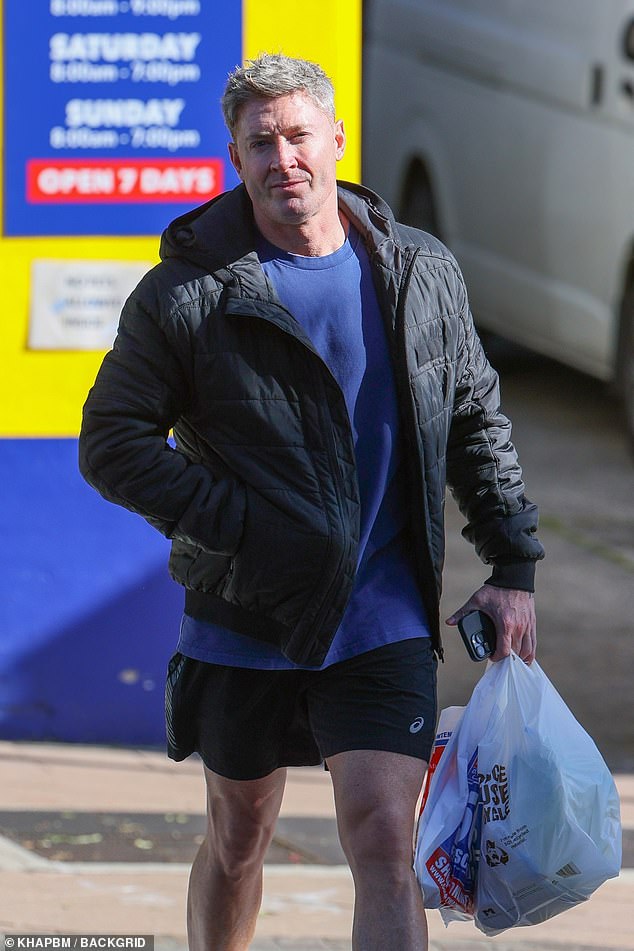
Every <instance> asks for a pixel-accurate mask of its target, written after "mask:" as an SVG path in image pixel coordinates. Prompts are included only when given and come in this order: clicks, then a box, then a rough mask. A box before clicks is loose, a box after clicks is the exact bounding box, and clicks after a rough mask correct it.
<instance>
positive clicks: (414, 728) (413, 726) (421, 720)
mask: <svg viewBox="0 0 634 951" xmlns="http://www.w3.org/2000/svg"><path fill="white" fill-rule="evenodd" d="M424 726H425V717H416V719H415V720H414V722H413V723H410V725H409V732H410V733H420V731H421V730H422V729H423V727H424Z"/></svg>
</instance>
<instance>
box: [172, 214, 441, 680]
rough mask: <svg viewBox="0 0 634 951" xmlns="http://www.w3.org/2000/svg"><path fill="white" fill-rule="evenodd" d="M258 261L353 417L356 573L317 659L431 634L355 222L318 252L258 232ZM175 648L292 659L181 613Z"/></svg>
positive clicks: (241, 658) (390, 378)
mask: <svg viewBox="0 0 634 951" xmlns="http://www.w3.org/2000/svg"><path fill="white" fill-rule="evenodd" d="M258 253H259V256H260V261H261V263H262V267H263V269H264V272H265V273H266V275H267V277H268V278H269V280H270V281H271V283H272V285H273V286H274V288H275V291H276V293H277V295H278V297H279V298H280V300H281V301H282V303H283V305H284V307H286V309H287V310H288V311H289V312H290V313H291V314H293V316H294V317H295V318H296V319H297V321H298V322H299V323H300V324H301V325H302V327H303V329H304V331H305V332H306V334H307V335H308V337H309V338H310V339H311V341H312V343H313V345H314V347H315V349H316V350H317V352H318V353H319V354H320V356H321V357H322V359H323V360H324V362H325V363H326V365H327V366H328V367H329V369H330V371H331V372H332V374H333V376H334V377H335V379H336V380H337V382H338V384H339V386H340V387H341V390H342V392H343V395H344V398H345V401H346V406H347V409H348V414H349V417H350V423H351V426H352V432H353V438H354V447H355V456H356V463H357V473H358V479H359V491H360V496H361V536H360V545H359V560H358V569H357V576H356V582H355V585H354V589H353V592H352V596H351V598H350V601H349V603H348V607H347V609H346V612H345V615H344V617H343V619H342V621H341V624H340V625H339V628H338V629H337V632H336V634H335V637H334V640H333V642H332V645H331V647H330V650H329V651H328V654H327V657H326V660H325V661H324V664H323V666H324V667H327V666H329V665H330V664H333V663H336V662H338V661H342V660H346V659H347V658H349V657H353V656H355V655H357V654H361V653H364V652H365V651H368V650H372V649H374V648H376V647H382V646H383V645H385V644H390V643H393V642H395V641H401V640H406V639H408V638H412V637H425V636H428V635H429V629H428V626H427V619H426V614H425V608H424V606H423V603H422V599H421V595H420V591H419V589H418V586H417V584H416V581H415V577H414V564H413V559H412V557H411V554H408V546H407V541H406V540H407V526H406V505H405V503H404V499H405V493H406V491H407V488H406V482H405V472H404V464H403V458H402V447H401V438H400V432H399V430H400V426H399V416H398V407H397V401H396V390H395V381H394V375H393V371H392V365H391V360H390V357H389V351H388V346H389V345H388V340H387V336H386V333H385V327H384V324H383V318H382V316H381V312H380V310H379V305H378V301H377V297H376V291H375V289H374V285H373V283H372V274H371V268H370V261H369V259H368V255H367V252H366V250H365V247H364V245H363V242H362V241H361V238H360V235H359V234H358V232H357V231H355V230H354V229H353V228H351V229H350V234H349V236H348V239H347V240H346V242H345V244H344V245H343V246H342V247H341V248H339V250H338V251H335V252H334V253H333V254H328V255H325V256H323V257H302V256H301V255H294V254H288V253H286V252H285V251H282V250H280V249H279V248H276V247H274V246H273V245H271V244H268V243H267V242H264V240H262V243H261V245H260V246H259V248H258ZM178 650H179V651H181V653H183V654H185V655H186V656H188V657H194V658H196V659H198V660H203V661H208V662H211V663H216V664H226V665H228V666H234V667H254V668H267V669H292V668H294V667H296V666H297V665H295V664H293V663H291V661H289V660H287V659H286V658H285V657H284V656H283V654H282V653H281V651H280V650H279V649H278V648H276V647H275V646H273V645H271V644H267V643H265V642H263V641H259V640H256V639H255V638H251V637H247V636H245V635H244V634H237V633H235V632H233V631H229V630H226V629H225V628H221V627H219V626H218V625H215V624H210V623H208V622H206V621H199V620H196V619H194V618H191V617H189V616H187V615H185V616H184V617H183V620H182V624H181V635H180V640H179V644H178Z"/></svg>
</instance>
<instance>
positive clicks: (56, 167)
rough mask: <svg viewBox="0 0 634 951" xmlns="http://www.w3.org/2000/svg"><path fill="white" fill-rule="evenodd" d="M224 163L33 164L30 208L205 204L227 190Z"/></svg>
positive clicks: (101, 161) (116, 161)
mask: <svg viewBox="0 0 634 951" xmlns="http://www.w3.org/2000/svg"><path fill="white" fill-rule="evenodd" d="M223 187H224V185H223V162H222V160H221V159H218V158H196V159H187V158H185V159H163V158H160V159H111V160H105V159H66V160H65V161H57V160H52V159H31V160H29V161H28V162H27V194H26V197H27V201H28V202H29V203H30V204H58V205H64V204H77V203H82V202H88V203H90V204H93V203H94V202H103V203H104V204H117V203H129V202H181V203H182V202H187V201H189V200H191V201H192V202H199V201H206V200H207V199H209V198H213V197H214V196H215V195H218V194H220V192H221V191H222V190H223Z"/></svg>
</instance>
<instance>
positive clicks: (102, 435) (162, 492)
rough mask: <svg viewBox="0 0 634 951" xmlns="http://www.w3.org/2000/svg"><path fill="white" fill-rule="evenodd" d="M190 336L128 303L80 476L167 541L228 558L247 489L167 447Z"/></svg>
mask: <svg viewBox="0 0 634 951" xmlns="http://www.w3.org/2000/svg"><path fill="white" fill-rule="evenodd" d="M152 310H153V311H154V308H152ZM168 333H169V334H170V337H169V338H168ZM187 338H188V329H187V327H186V326H185V324H184V322H183V321H182V320H180V321H179V319H178V318H177V319H176V320H172V321H171V322H170V323H168V322H163V325H162V326H161V324H160V322H159V319H158V317H157V316H156V314H154V312H153V313H152V314H150V313H149V309H148V307H147V306H145V305H144V304H143V303H142V302H141V301H140V300H139V298H135V297H134V296H133V297H131V298H130V299H129V300H128V302H127V303H126V305H125V307H124V310H123V313H122V316H121V321H120V324H119V330H118V333H117V337H116V340H115V342H114V346H113V349H112V350H111V351H110V353H108V354H107V355H106V357H105V359H104V361H103V363H102V365H101V368H100V370H99V373H98V375H97V379H96V381H95V384H94V386H93V387H92V389H91V390H90V393H89V394H88V398H87V400H86V403H85V405H84V411H83V420H82V427H81V433H80V437H79V468H80V471H81V473H82V475H83V476H84V478H85V479H86V480H87V482H89V483H90V485H92V486H93V487H94V488H95V489H97V491H98V492H100V493H101V495H103V497H104V498H106V499H108V501H110V502H115V503H117V504H118V505H122V506H124V507H125V508H127V509H129V510H130V511H132V512H136V513H138V514H139V515H142V516H143V518H145V519H146V520H147V521H148V522H149V523H150V524H151V525H153V526H154V527H155V528H157V529H158V530H159V531H160V532H161V533H162V534H163V535H165V536H166V537H167V538H172V539H180V540H183V541H186V542H190V543H194V544H196V545H198V546H200V547H202V548H203V549H205V550H208V551H212V552H217V553H221V554H228V555H231V554H234V553H235V550H236V548H237V546H238V544H239V541H240V538H241V535H242V525H243V522H244V514H245V504H246V502H245V498H246V496H245V489H244V487H243V486H242V485H241V484H240V483H239V482H238V481H237V480H233V479H232V478H230V477H229V478H225V477H223V478H214V477H213V475H212V473H211V472H210V471H209V470H208V469H207V468H206V467H204V466H202V465H200V464H197V463H194V462H192V461H191V460H189V459H188V458H187V457H186V456H185V455H184V454H183V453H182V452H179V451H178V450H177V449H174V448H172V446H171V445H170V443H169V442H168V435H169V432H170V429H171V427H172V425H173V424H174V423H175V422H176V420H177V419H178V418H179V416H180V415H181V413H182V412H183V411H184V409H185V408H186V406H187V403H188V399H189V389H190V385H189V379H188V377H189V375H188V373H187V370H186V365H185V363H184V362H181V361H180V360H179V358H178V356H177V354H183V353H186V352H188V350H189V348H188V345H187V343H188V341H187Z"/></svg>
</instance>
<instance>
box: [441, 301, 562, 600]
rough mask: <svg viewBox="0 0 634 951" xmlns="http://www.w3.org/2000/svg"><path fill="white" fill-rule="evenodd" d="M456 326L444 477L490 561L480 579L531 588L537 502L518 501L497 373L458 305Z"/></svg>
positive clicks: (519, 486) (536, 555) (520, 491)
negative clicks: (459, 332) (460, 334)
mask: <svg viewBox="0 0 634 951" xmlns="http://www.w3.org/2000/svg"><path fill="white" fill-rule="evenodd" d="M463 327H464V340H463V344H462V346H461V348H460V350H461V352H460V359H459V362H458V373H459V376H458V381H457V386H456V394H455V403H454V415H453V423H452V426H451V431H450V438H449V445H448V452H447V481H448V484H449V486H450V489H451V492H452V494H453V496H454V498H455V499H456V501H457V503H458V506H459V508H460V510H461V512H462V513H463V515H465V517H466V519H467V524H466V526H465V528H464V529H463V535H464V536H465V538H467V539H468V540H469V541H471V542H472V543H473V544H474V546H475V548H476V551H477V553H478V555H479V557H480V558H481V559H482V561H484V562H485V563H486V564H489V565H492V566H493V573H492V575H491V577H490V578H489V579H488V582H489V583H491V584H494V585H498V586H499V587H508V588H519V589H524V590H529V591H532V590H533V588H534V576H535V564H536V562H537V561H538V560H539V559H541V558H543V556H544V550H543V548H542V546H541V544H540V542H539V541H538V539H537V537H536V534H535V533H536V531H537V506H536V505H534V504H533V503H532V502H530V501H529V500H528V499H527V498H526V495H525V492H524V482H523V480H522V470H521V467H520V464H519V461H518V457H517V452H516V450H515V447H514V445H513V443H512V441H511V423H510V421H509V419H508V418H507V417H506V416H505V415H504V414H503V413H502V411H501V409H500V392H499V381H498V376H497V373H496V372H495V370H494V369H493V368H492V367H491V365H490V364H489V362H488V360H487V358H486V355H485V353H484V350H483V348H482V344H481V342H480V339H479V337H478V336H477V333H476V331H475V328H474V325H473V319H472V317H471V313H470V311H469V308H468V305H467V304H466V303H465V306H464V311H463Z"/></svg>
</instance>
